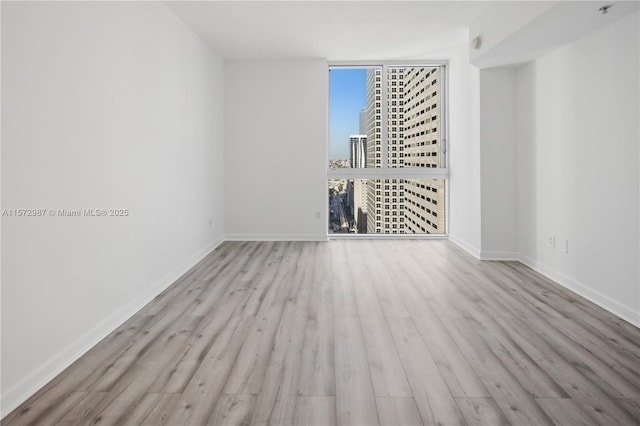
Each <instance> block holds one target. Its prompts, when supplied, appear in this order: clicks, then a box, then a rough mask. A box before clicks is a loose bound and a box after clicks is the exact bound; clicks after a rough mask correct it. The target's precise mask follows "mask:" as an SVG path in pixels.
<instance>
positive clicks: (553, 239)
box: [547, 235, 556, 248]
mask: <svg viewBox="0 0 640 426" xmlns="http://www.w3.org/2000/svg"><path fill="white" fill-rule="evenodd" d="M547 245H548V246H549V247H551V248H556V236H555V235H549V237H547Z"/></svg>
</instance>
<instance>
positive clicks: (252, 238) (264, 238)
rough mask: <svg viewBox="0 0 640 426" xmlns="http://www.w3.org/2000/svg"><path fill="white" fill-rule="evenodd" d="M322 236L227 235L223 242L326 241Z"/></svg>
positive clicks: (324, 236) (325, 237)
mask: <svg viewBox="0 0 640 426" xmlns="http://www.w3.org/2000/svg"><path fill="white" fill-rule="evenodd" d="M327 240H328V238H327V236H326V235H324V234H322V235H319V234H227V235H225V241H327Z"/></svg>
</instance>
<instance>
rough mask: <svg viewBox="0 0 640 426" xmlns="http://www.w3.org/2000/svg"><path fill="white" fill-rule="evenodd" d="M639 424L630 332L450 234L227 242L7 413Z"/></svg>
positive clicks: (175, 423)
mask: <svg viewBox="0 0 640 426" xmlns="http://www.w3.org/2000/svg"><path fill="white" fill-rule="evenodd" d="M334 424H339V425H420V424H424V425H470V426H472V425H509V424H512V425H552V424H557V425H598V424H600V425H607V426H608V425H639V424H640V330H639V329H638V328H636V327H634V326H632V325H630V324H628V323H626V322H625V321H623V320H621V319H619V318H617V317H616V316H614V315H612V314H610V313H608V312H606V311H604V310H602V309H601V308H599V307H597V306H595V305H594V304H592V303H590V302H588V301H586V300H585V299H583V298H581V297H579V296H577V295H575V294H573V293H571V292H569V291H567V290H565V289H563V288H562V287H560V286H558V285H557V284H555V283H553V282H551V281H549V280H547V279H546V278H544V277H542V276H541V275H539V274H537V273H536V272H534V271H532V270H531V269H529V268H527V267H525V266H523V265H521V264H519V263H517V262H480V261H477V260H475V259H474V258H472V257H471V256H469V255H467V254H466V253H464V252H463V251H462V250H460V249H459V248H458V247H456V246H455V245H453V244H452V243H450V242H448V241H440V240H437V241H432V240H429V241H420V240H406V241H399V240H389V241H381V240H370V241H369V240H367V241H364V240H338V241H331V242H226V243H224V244H222V245H221V246H220V247H219V248H218V249H217V250H215V251H214V252H212V253H211V254H210V255H208V256H207V257H206V258H205V259H204V260H203V261H202V262H200V263H199V264H198V265H196V266H195V267H194V268H192V269H191V270H190V271H189V272H187V273H186V274H185V275H184V276H183V277H181V278H180V279H179V280H178V281H177V282H176V283H174V284H173V285H172V286H171V287H169V288H168V289H167V290H165V291H164V292H163V293H162V294H160V295H159V296H158V297H156V298H155V299H154V300H153V301H152V302H151V303H150V304H149V305H147V306H146V307H145V308H143V309H142V310H141V311H140V312H138V313H137V314H136V315H135V316H133V317H132V318H131V319H129V320H128V321H127V322H126V323H124V324H122V326H120V327H119V328H118V329H117V330H115V331H114V332H113V333H111V334H110V335H109V336H108V337H106V338H105V339H104V340H103V341H101V342H100V343H99V344H98V345H96V346H95V347H94V348H92V349H91V350H90V351H89V352H87V353H86V354H85V355H84V356H83V357H82V358H80V359H79V360H78V361H76V362H75V363H74V364H73V365H72V366H70V367H69V368H68V369H66V370H65V371H64V372H62V373H61V374H60V375H59V376H57V377H56V378H55V379H53V380H52V381H51V382H50V383H48V384H47V385H46V386H44V387H43V388H42V389H41V390H40V391H39V392H37V393H36V394H35V395H33V396H32V397H31V398H30V399H29V400H28V401H26V402H25V403H24V404H22V405H21V406H20V407H18V408H17V409H16V410H14V411H13V412H12V413H10V414H9V415H7V417H6V418H5V419H3V421H2V425H4V426H15V425H38V426H40V425H152V426H160V425H169V426H181V425H334Z"/></svg>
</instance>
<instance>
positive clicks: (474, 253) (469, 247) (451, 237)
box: [449, 234, 481, 259]
mask: <svg viewBox="0 0 640 426" xmlns="http://www.w3.org/2000/svg"><path fill="white" fill-rule="evenodd" d="M449 241H451V242H452V243H454V244H455V245H457V246H458V247H460V248H461V249H462V250H464V251H466V252H467V253H469V254H470V255H471V256H473V257H475V258H476V259H480V258H481V257H480V254H481V253H480V250H478V249H477V248H475V247H474V246H473V245H471V244H469V243H467V242H466V241H463V240H461V239H459V238H457V237H456V236H454V235H451V234H450V235H449Z"/></svg>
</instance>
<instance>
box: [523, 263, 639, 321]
mask: <svg viewBox="0 0 640 426" xmlns="http://www.w3.org/2000/svg"><path fill="white" fill-rule="evenodd" d="M519 261H520V262H521V263H523V264H524V265H526V266H528V267H529V268H531V269H533V270H534V271H536V272H538V273H540V274H542V275H544V276H545V277H547V278H549V279H551V280H553V281H555V282H556V283H558V284H559V285H561V286H562V287H564V288H566V289H568V290H571V291H573V292H574V293H577V294H578V295H580V296H582V297H584V298H585V299H587V300H589V301H590V302H592V303H595V304H596V305H598V306H600V307H601V308H603V309H605V310H607V311H609V312H611V313H612V314H614V315H617V316H619V317H620V318H622V319H623V320H625V321H627V322H628V323H630V324H633V325H634V326H636V327H639V328H640V312H636V311H634V310H633V309H631V308H629V307H628V306H625V305H623V304H622V303H620V302H618V301H616V300H613V299H612V298H610V297H609V296H606V295H604V294H602V293H600V292H599V291H596V290H593V289H592V288H590V287H589V286H588V285H586V284H584V283H581V282H579V281H577V280H575V279H573V278H571V277H569V276H567V275H565V274H563V273H562V272H559V271H557V270H555V269H553V268H550V267H549V266H547V265H545V264H543V263H540V262H538V261H537V260H535V259H532V258H530V257H528V256H525V255H524V254H520V256H519Z"/></svg>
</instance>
